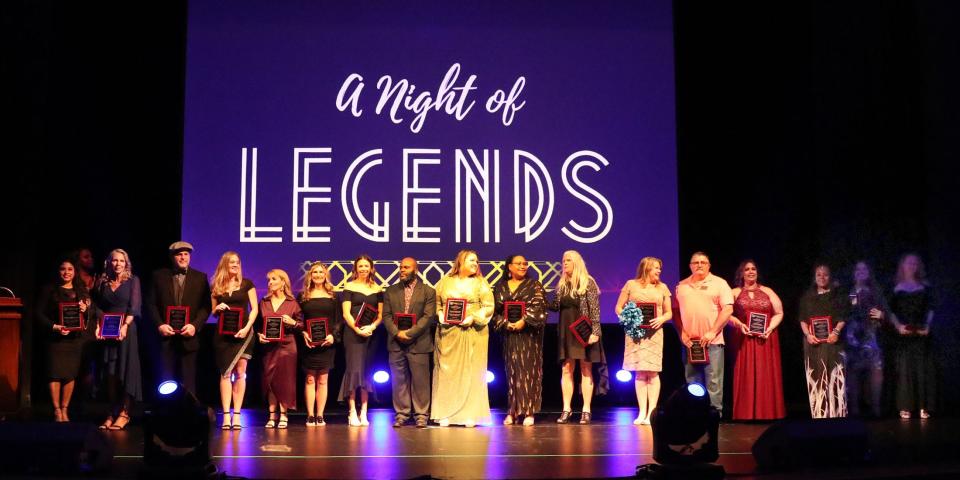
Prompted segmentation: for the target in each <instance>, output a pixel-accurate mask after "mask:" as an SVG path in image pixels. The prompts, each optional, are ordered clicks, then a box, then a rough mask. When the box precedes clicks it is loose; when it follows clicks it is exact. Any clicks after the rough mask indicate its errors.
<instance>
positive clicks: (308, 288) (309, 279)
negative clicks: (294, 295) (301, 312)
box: [300, 261, 334, 302]
mask: <svg viewBox="0 0 960 480" xmlns="http://www.w3.org/2000/svg"><path fill="white" fill-rule="evenodd" d="M315 269H319V270H321V271H323V283H322V284H320V285H314V284H313V271H314V270H315ZM315 288H322V289H323V290H326V292H327V293H328V294H329V295H330V296H331V297H332V296H334V291H333V289H334V287H333V282H331V281H330V270H327V266H326V265H324V264H323V262H319V261H317V262H313V263H311V264H310V270H308V271H307V276H306V277H304V279H303V290H302V291H300V301H301V302H305V301H307V300H309V299H310V292H312V291H313V289H315Z"/></svg>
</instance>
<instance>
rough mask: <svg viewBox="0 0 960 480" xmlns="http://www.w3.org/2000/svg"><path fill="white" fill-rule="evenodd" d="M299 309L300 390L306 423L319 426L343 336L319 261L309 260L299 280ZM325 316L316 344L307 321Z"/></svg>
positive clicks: (326, 274) (340, 314)
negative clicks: (325, 331)
mask: <svg viewBox="0 0 960 480" xmlns="http://www.w3.org/2000/svg"><path fill="white" fill-rule="evenodd" d="M300 310H301V311H302V312H303V322H304V325H305V326H306V327H305V328H304V331H303V340H304V346H305V347H306V348H304V349H301V350H300V352H301V355H300V368H302V369H303V371H304V373H305V374H306V385H304V392H305V394H306V399H307V426H308V427H319V426H323V425H326V424H327V423H326V422H325V421H324V419H323V410H324V408H325V407H326V405H327V392H328V389H329V387H328V383H327V382H328V380H329V377H330V370H332V369H333V364H334V357H335V355H336V353H337V348H336V346H335V343H336V342H339V341H340V338H341V335H343V311H342V310H341V306H340V300H339V299H338V298H337V294H336V292H334V291H333V283H331V282H330V272H329V271H327V267H325V266H324V265H323V263H321V262H313V263H312V264H311V265H310V272H309V273H307V276H306V277H305V278H304V279H303V291H301V292H300ZM314 318H326V319H327V329H328V335H327V336H326V337H324V338H323V339H322V340H321V341H320V343H316V342H311V338H310V332H309V330H308V328H309V326H308V323H309V321H310V319H314Z"/></svg>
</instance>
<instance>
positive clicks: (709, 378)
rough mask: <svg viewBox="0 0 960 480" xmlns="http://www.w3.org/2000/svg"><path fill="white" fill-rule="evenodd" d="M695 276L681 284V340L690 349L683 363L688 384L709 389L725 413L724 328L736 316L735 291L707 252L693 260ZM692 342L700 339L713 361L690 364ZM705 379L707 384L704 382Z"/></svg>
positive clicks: (691, 260) (713, 402) (713, 400)
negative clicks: (714, 270)
mask: <svg viewBox="0 0 960 480" xmlns="http://www.w3.org/2000/svg"><path fill="white" fill-rule="evenodd" d="M690 272H691V275H690V276H689V277H687V278H686V279H684V280H682V281H681V282H680V283H679V284H678V285H677V291H676V294H677V303H679V305H680V318H679V319H677V318H674V321H677V320H679V323H680V340H681V341H682V342H683V344H684V346H685V347H686V348H685V349H684V350H683V361H684V366H685V374H686V377H687V382H688V383H689V382H699V383H701V384H703V385H706V387H707V393H708V394H709V395H710V405H711V406H713V408H716V409H717V411H718V412H723V327H724V326H725V325H726V324H727V319H729V318H730V315H731V314H732V313H733V292H732V291H731V290H730V285H728V284H727V282H726V280H724V279H722V278H720V277H718V276H716V275H713V274H711V273H710V258H708V257H707V254H705V253H703V252H696V253H694V254H693V255H692V256H691V257H690ZM692 339H699V342H700V344H701V345H703V347H704V349H705V350H707V357H708V360H709V362H707V363H705V364H691V363H690V362H689V361H687V355H688V353H689V348H690V345H692V344H693V340H692ZM704 376H705V377H706V382H704Z"/></svg>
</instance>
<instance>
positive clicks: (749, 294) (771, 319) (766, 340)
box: [729, 260, 787, 420]
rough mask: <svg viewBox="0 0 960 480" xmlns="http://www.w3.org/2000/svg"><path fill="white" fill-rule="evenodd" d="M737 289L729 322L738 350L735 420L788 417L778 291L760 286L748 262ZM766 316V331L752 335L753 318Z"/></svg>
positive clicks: (739, 273)
mask: <svg viewBox="0 0 960 480" xmlns="http://www.w3.org/2000/svg"><path fill="white" fill-rule="evenodd" d="M734 284H735V285H736V287H735V288H734V289H733V298H734V299H735V300H734V303H733V315H732V316H731V317H730V320H729V323H731V324H733V325H734V326H735V327H737V331H736V333H734V334H733V337H734V338H735V341H734V342H733V343H735V344H736V345H738V346H739V348H738V349H737V357H736V360H734V369H733V371H734V374H733V419H734V420H774V419H779V418H783V417H784V416H786V414H787V412H786V407H785V406H784V403H783V371H782V367H781V366H780V338H779V334H778V333H777V327H779V326H780V322H781V321H782V320H783V303H782V302H781V301H780V297H779V296H777V294H776V293H774V291H773V290H772V289H771V288H769V287H767V286H765V285H761V284H760V277H759V272H758V271H757V263H756V262H754V261H753V260H744V261H742V262H740V266H739V267H737V274H736V276H735V279H734ZM754 315H763V316H765V319H766V328H765V329H764V331H763V333H761V334H751V333H750V317H751V316H754Z"/></svg>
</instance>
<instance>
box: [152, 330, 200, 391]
mask: <svg viewBox="0 0 960 480" xmlns="http://www.w3.org/2000/svg"><path fill="white" fill-rule="evenodd" d="M160 356H161V357H162V361H163V378H162V379H161V381H164V380H178V381H180V383H182V384H183V386H184V388H186V389H187V390H188V391H190V392H191V393H193V394H194V395H196V394H197V351H196V350H193V351H186V350H185V349H184V348H183V344H182V343H181V342H180V341H178V340H177V339H170V340H165V341H162V342H160Z"/></svg>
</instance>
